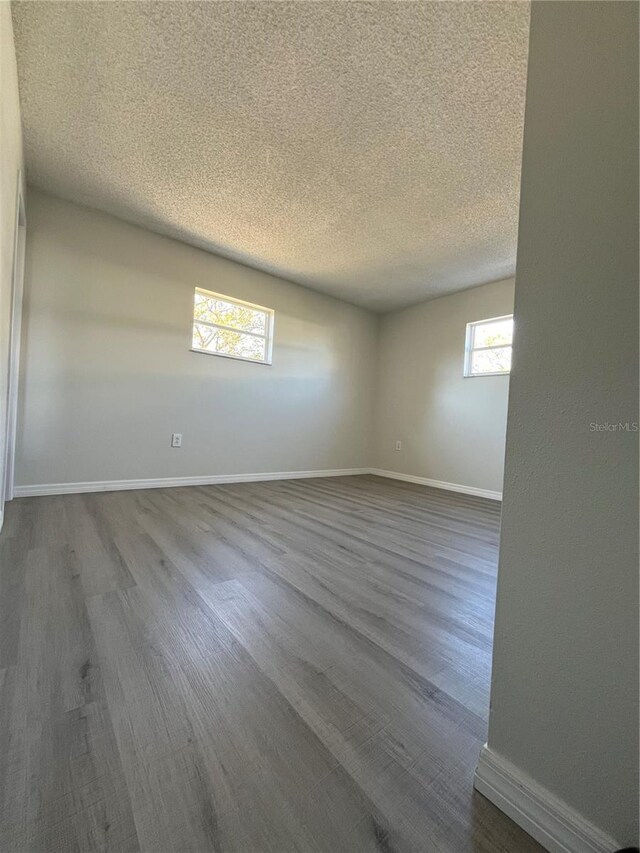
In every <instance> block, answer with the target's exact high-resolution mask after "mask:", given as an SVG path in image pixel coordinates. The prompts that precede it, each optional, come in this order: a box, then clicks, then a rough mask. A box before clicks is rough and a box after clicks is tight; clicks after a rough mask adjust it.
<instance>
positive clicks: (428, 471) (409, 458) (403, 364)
mask: <svg viewBox="0 0 640 853" xmlns="http://www.w3.org/2000/svg"><path fill="white" fill-rule="evenodd" d="M513 288H514V282H513V279H509V280H507V281H500V282H494V283H493V284H487V285H484V286H482V287H476V288H474V289H473V290H466V291H464V292H463V293H456V294H453V295H452V296H444V297H441V298H440V299H435V300H433V301H430V302H425V303H423V304H421V305H416V306H413V307H411V308H406V309H404V310H403V311H396V312H394V313H392V314H387V315H385V316H383V317H382V318H381V322H380V341H379V350H378V383H377V393H376V405H375V417H374V422H375V440H374V455H373V461H374V466H375V467H376V468H381V469H384V470H388V471H396V472H400V473H403V474H412V475H414V476H418V477H426V478H428V479H432V480H440V481H444V482H447V483H455V484H460V485H463V486H472V487H474V488H478V489H487V490H489V491H496V492H500V491H502V469H503V458H504V441H505V427H506V420H507V396H508V393H509V377H508V376H483V377H474V378H464V377H463V367H464V345H465V330H466V324H467V323H469V322H471V321H473V320H484V319H488V318H490V317H500V316H502V315H503V314H511V313H512V312H513ZM398 440H399V441H401V442H402V450H400V451H396V450H395V445H396V441H398Z"/></svg>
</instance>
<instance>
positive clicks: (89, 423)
mask: <svg viewBox="0 0 640 853" xmlns="http://www.w3.org/2000/svg"><path fill="white" fill-rule="evenodd" d="M196 285H198V286H200V287H205V288H210V289H212V290H215V291H218V292H221V293H224V294H228V295H230V296H237V297H239V298H241V299H245V300H248V301H249V302H256V303H259V304H261V305H266V306H268V307H271V308H274V309H275V312H276V320H275V323H276V334H275V346H274V357H273V365H272V366H265V365H257V364H250V363H246V362H241V361H236V360H231V359H222V358H216V357H215V356H209V355H202V354H197V353H193V352H190V351H189V346H190V335H191V320H192V301H193V290H194V287H195V286H196ZM25 287H26V294H25V328H24V337H25V347H24V352H25V358H24V364H23V370H22V383H21V405H20V411H19V446H18V459H17V475H16V479H17V483H18V485H28V484H50V483H66V482H86V481H96V480H97V481H103V480H121V479H146V478H161V477H187V476H208V475H217V474H242V473H260V472H280V471H297V470H317V469H336V468H352V467H361V466H364V465H366V464H368V454H369V446H368V432H369V426H370V422H371V411H372V392H373V379H374V366H373V365H374V352H375V344H376V330H377V318H376V317H375V316H374V315H373V314H371V313H370V312H368V311H365V310H364V309H360V308H355V307H353V306H350V305H347V304H346V303H343V302H340V301H338V300H336V299H333V298H330V297H327V296H323V295H320V294H317V293H314V292H313V291H310V290H308V289H305V288H302V287H299V286H297V285H294V284H290V283H288V282H285V281H282V280H280V279H278V278H275V277H273V276H270V275H267V274H265V273H261V272H258V271H256V270H252V269H249V268H248V267H245V266H242V265H240V264H237V263H234V262H232V261H228V260H224V259H222V258H219V257H216V256H214V255H210V254H208V253H206V252H202V251H199V250H197V249H193V248H191V247H189V246H186V245H184V244H182V243H179V242H176V241H174V240H170V239H168V238H165V237H160V236H158V235H155V234H152V233H150V232H148V231H145V230H143V229H140V228H137V227H134V226H132V225H128V224H126V223H123V222H121V221H119V220H116V219H113V218H111V217H109V216H106V215H103V214H100V213H97V212H93V211H90V210H87V209H84V208H80V207H77V206H75V205H73V204H69V203H67V202H63V201H60V200H58V199H55V198H53V197H51V196H47V195H44V194H41V193H37V192H33V193H30V195H29V228H28V238H27V269H26V281H25ZM172 432H181V433H182V434H183V446H182V448H180V449H172V448H171V447H170V437H171V433H172Z"/></svg>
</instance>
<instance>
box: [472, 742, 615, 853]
mask: <svg viewBox="0 0 640 853" xmlns="http://www.w3.org/2000/svg"><path fill="white" fill-rule="evenodd" d="M474 787H475V789H476V790H477V791H479V792H480V793H481V794H482V795H483V796H485V797H486V798H487V799H488V800H491V802H492V803H493V804H494V805H496V806H497V807H498V808H499V809H500V810H501V811H503V812H504V813H505V814H506V815H508V816H509V817H510V818H511V819H512V820H513V821H515V823H517V824H518V826H521V827H522V828H523V829H524V830H525V831H526V832H528V833H529V835H531V836H532V837H533V838H535V839H536V841H539V842H540V844H542V846H543V847H545V848H546V849H547V850H549V851H550V853H612V851H614V850H619V849H620V847H622V845H621V844H619V843H618V842H616V840H615V839H614V838H611V836H609V835H607V834H606V833H604V832H602V831H601V830H600V829H598V828H597V827H595V826H594V825H593V824H592V823H590V822H589V821H588V820H586V818H584V817H583V816H582V815H581V814H578V812H576V811H574V809H572V808H570V807H569V806H568V805H567V804H566V803H565V802H564V801H563V800H560V799H558V797H556V796H555V795H554V794H552V793H551V792H550V791H548V790H547V789H546V788H543V787H542V785H539V784H538V783H537V782H535V781H534V780H533V779H531V778H530V777H529V776H527V775H526V774H525V773H523V772H522V771H520V770H519V769H518V768H517V767H515V766H514V765H513V764H511V762H510V761H507V760H506V759H505V758H503V757H502V756H501V755H498V754H497V753H495V752H494V751H493V750H492V749H490V748H489V746H488V745H487V744H485V745H484V747H483V748H482V752H481V753H480V760H479V761H478V768H477V770H476V774H475V779H474Z"/></svg>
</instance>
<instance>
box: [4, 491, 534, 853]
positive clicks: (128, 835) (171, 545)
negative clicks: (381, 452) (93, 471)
mask: <svg viewBox="0 0 640 853" xmlns="http://www.w3.org/2000/svg"><path fill="white" fill-rule="evenodd" d="M499 512H500V508H499V504H497V503H494V502H492V501H488V500H484V499H480V498H473V497H468V496H464V495H457V494H453V493H448V492H444V491H438V490H435V489H428V488H424V487H421V486H414V485H411V484H407V483H401V482H397V481H392V480H384V479H381V478H377V477H372V476H361V477H342V478H335V479H315V480H291V481H281V482H272V483H252V484H249V483H243V484H234V485H222V486H207V487H189V488H180V489H164V490H163V489H159V490H147V491H137V492H134V491H132V492H111V493H101V494H88V495H64V496H54V497H39V498H26V499H21V500H16V501H13V502H12V503H11V504H9V505H8V506H7V517H6V521H5V528H4V531H3V533H2V535H1V536H0V561H1V566H0V631H1V635H0V641H1V642H0V687H1V694H0V696H1V703H0V761H1V764H0V808H1V813H0V850H1V851H2V853H24V851H29V853H31V851H33V853H36V851H38V853H42V851H46V853H59V851H60V853H87V852H88V851H109V853H115V851H138V850H140V851H147V853H170V851H171V853H188V851H189V853H190V851H224V853H227V851H238V853H240V851H246V853H271V852H272V851H273V853H285V851H314V853H337V852H338V851H344V853H359V851H367V853H405V851H422V853H439V851H442V853H465V851H474V853H500V851H509V853H538V851H540V850H541V848H539V847H538V845H537V844H535V843H534V842H533V841H532V840H531V839H530V838H529V837H528V836H527V835H526V834H525V833H524V832H522V831H521V830H520V829H518V828H517V827H516V826H515V825H514V824H513V823H512V822H511V821H510V820H509V819H508V818H506V817H505V816H504V815H503V814H502V813H501V812H499V811H498V810H497V809H496V808H495V807H494V806H492V805H491V804H490V803H488V802H487V801H486V800H485V799H483V797H481V796H480V795H479V794H476V793H474V792H473V789H472V778H473V771H474V768H475V764H476V761H477V758H478V752H479V750H480V747H481V745H482V743H483V741H484V739H485V736H486V720H487V707H488V691H489V675H490V663H491V636H492V619H493V609H494V591H495V580H496V554H497V542H498V524H499Z"/></svg>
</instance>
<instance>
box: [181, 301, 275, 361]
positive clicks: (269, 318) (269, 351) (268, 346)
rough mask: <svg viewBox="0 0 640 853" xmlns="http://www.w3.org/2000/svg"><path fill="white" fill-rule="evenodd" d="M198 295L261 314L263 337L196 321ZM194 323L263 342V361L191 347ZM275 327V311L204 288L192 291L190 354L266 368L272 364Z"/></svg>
mask: <svg viewBox="0 0 640 853" xmlns="http://www.w3.org/2000/svg"><path fill="white" fill-rule="evenodd" d="M198 293H202V294H204V295H205V296H209V297H210V296H213V297H214V298H215V299H220V300H221V301H222V302H227V303H228V304H229V305H240V306H241V307H243V308H251V309H253V310H254V311H260V312H262V313H263V314H264V315H265V317H266V320H265V333H264V335H261V334H259V333H258V332H245V331H244V330H243V329H237V328H235V327H234V326H225V325H224V324H222V323H209V322H207V321H206V320H196V318H195V301H196V296H197V294H198ZM196 323H197V324H198V325H200V326H209V328H211V329H226V330H227V331H230V332H237V333H238V334H240V335H249V336H250V337H252V338H260V340H264V342H265V348H264V354H265V357H264V359H262V358H250V357H249V356H245V355H233V354H232V353H227V352H215V351H213V350H208V349H202V348H201V347H194V345H193V327H194V326H195V325H196ZM274 326H275V310H274V309H273V308H267V307H266V306H265V305H256V304H255V303H254V302H247V301H245V300H244V299H237V298H236V297H235V296H225V295H224V294H223V293H217V292H216V291H214V290H207V289H206V288H204V287H198V286H196V288H195V289H194V291H193V302H192V307H191V346H190V347H189V349H190V350H191V352H197V353H202V354H203V355H215V356H218V357H219V358H232V359H234V361H248V362H249V363H250V364H263V365H267V366H271V365H272V364H273V330H274Z"/></svg>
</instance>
